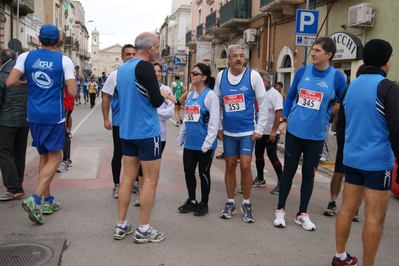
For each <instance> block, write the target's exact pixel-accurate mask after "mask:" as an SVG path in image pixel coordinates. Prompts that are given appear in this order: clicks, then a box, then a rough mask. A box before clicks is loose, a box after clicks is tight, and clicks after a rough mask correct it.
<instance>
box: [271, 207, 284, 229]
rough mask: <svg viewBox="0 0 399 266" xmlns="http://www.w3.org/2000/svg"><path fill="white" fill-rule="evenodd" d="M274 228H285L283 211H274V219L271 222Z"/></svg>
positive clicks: (282, 209)
mask: <svg viewBox="0 0 399 266" xmlns="http://www.w3.org/2000/svg"><path fill="white" fill-rule="evenodd" d="M273 224H274V226H275V227H285V210H284V208H281V209H279V210H276V219H274V222H273Z"/></svg>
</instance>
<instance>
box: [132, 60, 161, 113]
mask: <svg viewBox="0 0 399 266" xmlns="http://www.w3.org/2000/svg"><path fill="white" fill-rule="evenodd" d="M136 79H137V81H138V82H139V83H140V84H141V85H143V86H144V88H145V89H146V90H147V92H148V96H149V98H150V102H151V105H152V106H154V107H155V108H158V107H159V106H161V105H162V103H163V102H164V101H165V98H164V97H163V96H162V95H161V92H160V90H159V84H158V80H157V77H156V76H155V71H154V66H153V65H152V64H151V63H150V62H148V61H144V60H142V61H140V62H139V63H138V64H137V67H136Z"/></svg>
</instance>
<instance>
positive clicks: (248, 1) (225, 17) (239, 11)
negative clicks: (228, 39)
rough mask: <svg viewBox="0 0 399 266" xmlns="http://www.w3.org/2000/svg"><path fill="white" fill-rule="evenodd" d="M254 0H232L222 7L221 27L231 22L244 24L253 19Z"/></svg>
mask: <svg viewBox="0 0 399 266" xmlns="http://www.w3.org/2000/svg"><path fill="white" fill-rule="evenodd" d="M251 7H252V0H231V1H230V2H227V3H226V4H224V5H223V6H221V7H220V10H219V12H220V26H221V27H224V26H227V24H229V23H230V22H234V21H237V22H238V21H240V20H241V22H244V21H247V20H248V19H249V18H251Z"/></svg>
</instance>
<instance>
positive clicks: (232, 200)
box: [227, 199, 235, 204]
mask: <svg viewBox="0 0 399 266" xmlns="http://www.w3.org/2000/svg"><path fill="white" fill-rule="evenodd" d="M227 202H232V203H233V204H235V202H234V199H227Z"/></svg>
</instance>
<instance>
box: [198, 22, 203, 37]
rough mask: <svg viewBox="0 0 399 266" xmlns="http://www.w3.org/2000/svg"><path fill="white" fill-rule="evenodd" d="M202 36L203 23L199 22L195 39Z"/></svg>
mask: <svg viewBox="0 0 399 266" xmlns="http://www.w3.org/2000/svg"><path fill="white" fill-rule="evenodd" d="M202 36H204V23H201V24H199V25H198V26H197V40H199V39H200V38H201V37H202Z"/></svg>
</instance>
